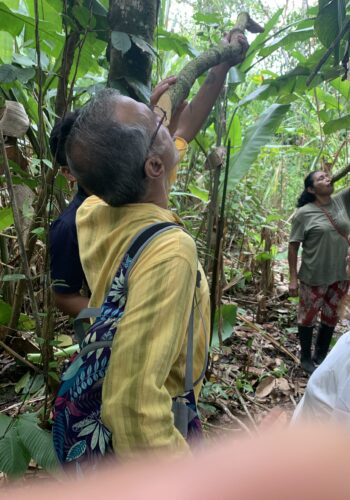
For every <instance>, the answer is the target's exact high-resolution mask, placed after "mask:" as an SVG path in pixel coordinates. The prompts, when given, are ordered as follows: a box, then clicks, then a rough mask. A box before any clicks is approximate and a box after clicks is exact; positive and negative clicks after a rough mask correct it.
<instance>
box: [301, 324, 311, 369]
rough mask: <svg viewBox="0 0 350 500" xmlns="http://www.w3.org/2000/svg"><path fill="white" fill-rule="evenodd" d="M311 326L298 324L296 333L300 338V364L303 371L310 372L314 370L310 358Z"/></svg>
mask: <svg viewBox="0 0 350 500" xmlns="http://www.w3.org/2000/svg"><path fill="white" fill-rule="evenodd" d="M313 329H314V328H313V326H300V325H298V333H299V340H300V347H301V353H300V365H301V367H302V368H303V370H304V371H306V372H307V373H309V374H310V375H311V373H312V372H313V371H314V370H315V365H314V363H313V361H312V359H311V344H312V331H313Z"/></svg>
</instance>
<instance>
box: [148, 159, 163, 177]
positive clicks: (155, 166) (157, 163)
mask: <svg viewBox="0 0 350 500" xmlns="http://www.w3.org/2000/svg"><path fill="white" fill-rule="evenodd" d="M144 170H145V175H146V177H147V178H149V179H159V178H161V177H163V176H164V175H165V167H164V163H163V162H162V160H161V159H160V158H159V156H152V157H151V158H147V160H146V162H145V166H144Z"/></svg>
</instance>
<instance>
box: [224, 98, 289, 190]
mask: <svg viewBox="0 0 350 500" xmlns="http://www.w3.org/2000/svg"><path fill="white" fill-rule="evenodd" d="M288 110H289V106H288V105H280V104H273V105H272V106H270V107H269V108H268V109H267V110H266V111H265V112H264V113H263V114H262V115H261V116H260V117H259V119H258V120H257V121H256V123H255V125H252V126H251V127H250V128H249V129H248V130H247V131H246V134H245V137H244V140H243V143H242V147H241V149H240V150H239V152H238V153H237V154H236V155H234V156H233V157H232V158H231V160H230V178H229V187H230V189H232V188H233V187H234V186H235V185H236V184H237V183H238V182H239V181H240V180H241V179H242V177H244V175H246V173H247V172H248V170H249V168H250V167H251V165H252V164H253V162H254V161H255V160H256V158H257V157H258V155H259V153H260V149H261V147H262V146H264V145H265V144H266V143H267V141H269V140H270V138H271V137H272V136H273V134H274V133H275V131H276V130H277V128H278V126H279V125H280V123H281V121H282V119H283V117H284V116H285V114H286V113H287V111H288Z"/></svg>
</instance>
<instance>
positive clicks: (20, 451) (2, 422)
mask: <svg viewBox="0 0 350 500" xmlns="http://www.w3.org/2000/svg"><path fill="white" fill-rule="evenodd" d="M11 423H12V425H11V426H10V427H9V424H11ZM5 432H6V434H5V435H4V433H5ZM29 461H30V454H29V453H28V451H27V450H26V448H25V447H24V446H23V443H22V441H21V439H20V437H19V435H18V432H17V421H16V420H12V419H11V418H10V417H7V416H6V415H1V414H0V471H1V472H5V473H6V474H8V475H9V476H10V477H20V476H22V475H23V474H24V473H25V471H26V470H27V467H28V464H29Z"/></svg>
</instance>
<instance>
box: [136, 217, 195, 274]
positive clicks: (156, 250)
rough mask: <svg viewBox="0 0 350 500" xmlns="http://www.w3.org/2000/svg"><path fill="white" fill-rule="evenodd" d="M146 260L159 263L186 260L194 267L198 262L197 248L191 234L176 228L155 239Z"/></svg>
mask: <svg viewBox="0 0 350 500" xmlns="http://www.w3.org/2000/svg"><path fill="white" fill-rule="evenodd" d="M145 258H146V259H148V258H151V259H152V261H159V262H160V261H165V260H168V261H180V260H182V261H183V260H186V261H187V262H188V263H189V264H190V265H191V266H192V265H194V263H195V262H196V261H197V248H196V244H195V242H194V240H193V238H192V236H191V235H190V234H188V233H187V232H186V231H185V230H184V229H183V228H182V227H181V226H174V227H172V228H171V229H168V230H167V231H165V232H163V233H162V234H160V235H158V236H157V237H156V238H154V240H153V241H152V242H151V243H150V245H149V248H148V249H147V250H146V251H145Z"/></svg>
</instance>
